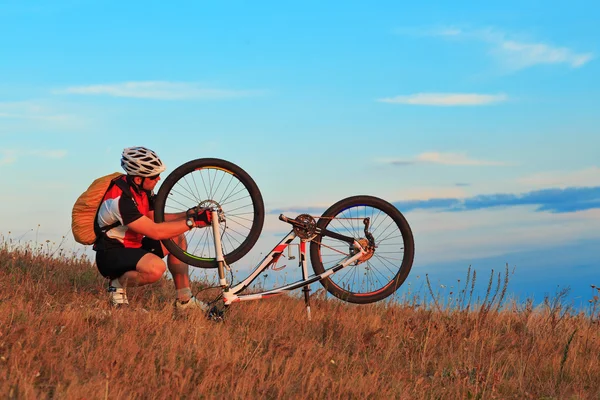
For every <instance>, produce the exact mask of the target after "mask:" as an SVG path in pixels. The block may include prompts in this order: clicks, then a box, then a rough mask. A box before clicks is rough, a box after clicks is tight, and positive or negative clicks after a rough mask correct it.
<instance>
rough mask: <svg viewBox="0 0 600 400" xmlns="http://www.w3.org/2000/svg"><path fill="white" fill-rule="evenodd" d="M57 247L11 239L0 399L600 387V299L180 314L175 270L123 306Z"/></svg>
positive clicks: (485, 392)
mask: <svg viewBox="0 0 600 400" xmlns="http://www.w3.org/2000/svg"><path fill="white" fill-rule="evenodd" d="M58 253H59V254H57V253H54V254H53V256H52V257H51V256H50V251H49V250H47V249H46V250H45V249H44V246H38V247H37V248H36V247H33V246H31V245H30V246H13V245H12V244H10V243H6V242H4V243H0V397H1V398H18V399H38V398H59V399H105V398H111V399H129V398H139V399H150V398H214V397H217V396H231V397H232V398H270V399H281V398H302V399H304V398H310V399H323V398H343V399H347V398H356V399H379V398H387V399H390V398H402V399H467V398H482V399H488V398H498V399H510V398H514V399H529V398H531V399H552V398H556V399H571V398H572V399H599V398H600V324H599V322H598V311H597V309H596V308H595V306H596V305H597V303H598V297H597V296H596V297H593V296H590V310H589V312H587V313H585V314H584V313H578V314H576V313H573V312H568V311H569V310H568V309H566V308H565V307H563V306H562V305H561V304H560V301H555V302H552V301H548V302H547V303H546V305H545V306H543V307H541V308H539V309H532V308H531V307H530V306H528V305H527V304H525V305H522V306H521V305H516V304H510V303H508V304H505V305H504V307H502V308H500V310H499V311H498V310H497V305H498V304H499V303H498V301H499V298H500V297H501V294H502V289H500V290H499V291H498V290H492V293H491V294H490V298H489V299H488V300H487V301H486V302H485V303H483V304H479V305H477V304H470V303H467V302H466V301H464V300H465V297H466V296H465V295H466V293H462V295H463V298H462V300H463V301H462V302H453V303H450V305H449V304H448V303H445V304H439V303H435V302H431V303H430V304H429V305H428V306H427V307H425V306H423V302H422V301H420V300H419V296H422V297H425V296H426V295H427V296H429V293H427V294H423V295H420V294H417V295H416V296H415V297H413V298H412V299H411V300H410V301H409V300H406V301H400V302H398V303H397V304H391V305H389V304H388V305H384V304H375V305H368V306H354V305H348V304H346V303H343V302H340V301H337V300H328V299H323V298H318V297H315V298H314V299H313V303H312V309H313V319H312V321H308V320H307V318H306V312H305V309H304V304H303V302H302V301H299V300H297V299H295V298H291V297H287V296H282V297H278V298H274V299H269V300H264V301H259V302H249V303H243V304H236V305H234V306H233V307H231V309H230V311H229V313H228V315H227V320H226V322H225V323H221V324H219V323H214V322H211V321H207V320H205V319H204V317H203V316H202V315H197V314H193V313H192V314H188V315H183V316H182V315H177V314H174V311H173V308H172V297H173V291H172V282H169V281H167V280H162V281H161V282H159V283H157V284H155V285H152V286H150V287H145V288H139V289H132V290H130V291H129V293H130V295H129V297H130V303H131V304H132V307H130V309H128V310H113V309H111V308H110V307H109V305H108V301H107V295H106V293H105V287H106V285H105V282H104V280H103V279H102V278H101V277H100V276H99V274H98V273H97V272H96V269H95V267H94V266H93V264H92V263H90V262H89V261H88V260H86V259H85V258H81V257H76V256H67V255H61V254H60V252H58ZM197 285H199V284H197ZM494 286H495V284H494ZM195 289H197V287H196V288H195ZM591 290H592V291H595V292H596V293H595V294H600V293H597V291H598V289H596V288H593V289H591ZM499 292H500V294H498V293H499ZM494 293H496V294H497V297H496V299H494V300H492V296H493V294H494ZM201 295H202V296H209V295H210V293H208V292H202V293H201ZM212 296H214V293H213V294H212ZM207 298H208V297H207ZM555 300H560V299H555ZM467 304H468V307H467ZM145 310H146V311H145Z"/></svg>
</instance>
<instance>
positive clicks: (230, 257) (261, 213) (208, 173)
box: [154, 158, 265, 268]
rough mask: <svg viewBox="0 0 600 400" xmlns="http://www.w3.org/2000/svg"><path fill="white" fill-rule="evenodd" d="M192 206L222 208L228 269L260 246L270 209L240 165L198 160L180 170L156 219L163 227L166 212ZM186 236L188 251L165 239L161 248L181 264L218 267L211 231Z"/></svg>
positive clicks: (163, 194) (160, 199) (166, 187)
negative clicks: (258, 242)
mask: <svg viewBox="0 0 600 400" xmlns="http://www.w3.org/2000/svg"><path fill="white" fill-rule="evenodd" d="M198 182H200V183H201V186H200V187H198ZM193 206H201V207H206V206H217V207H219V208H220V209H221V210H222V212H223V213H222V215H223V216H224V221H219V223H220V229H221V243H222V248H223V255H224V258H225V262H226V263H227V264H231V263H234V262H235V261H237V260H239V259H240V258H242V257H243V256H245V255H246V254H247V253H248V252H249V251H250V250H251V249H252V247H253V246H254V245H255V244H256V241H257V240H258V237H259V236H260V233H261V231H262V228H263V223H264V218H265V207H264V203H263V198H262V195H261V193H260V190H259V189H258V186H257V185H256V183H255V182H254V180H253V179H252V177H250V175H248V173H247V172H246V171H244V170H243V169H242V168H240V167H239V166H237V165H235V164H233V163H231V162H229V161H225V160H221V159H218V158H199V159H196V160H192V161H189V162H187V163H185V164H183V165H181V166H179V167H178V168H176V169H175V170H174V171H173V172H171V173H170V174H169V176H167V178H166V179H165V180H164V182H163V184H162V185H161V186H160V189H159V190H158V193H157V195H156V199H155V203H154V220H155V222H164V221H165V214H166V213H177V212H182V211H186V210H187V209H189V208H191V207H193ZM184 235H185V238H186V245H185V246H183V247H185V249H184V248H182V247H180V245H179V244H178V243H177V242H175V241H174V240H173V239H165V240H162V243H163V244H164V245H165V247H166V248H167V249H168V250H169V252H170V253H171V254H173V255H174V256H175V257H176V258H178V259H179V260H181V261H182V262H185V263H187V264H189V265H192V266H194V267H199V268H215V267H216V266H217V263H216V253H215V250H214V238H213V235H212V229H211V228H210V226H209V227H206V228H196V229H192V230H190V231H189V232H186V233H184ZM198 235H200V238H199V239H198V238H197V236H198Z"/></svg>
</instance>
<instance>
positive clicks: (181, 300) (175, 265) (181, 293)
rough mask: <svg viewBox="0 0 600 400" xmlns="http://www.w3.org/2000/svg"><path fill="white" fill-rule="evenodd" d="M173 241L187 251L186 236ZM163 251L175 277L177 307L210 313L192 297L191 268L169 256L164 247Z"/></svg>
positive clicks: (204, 305) (201, 303) (206, 307)
mask: <svg viewBox="0 0 600 400" xmlns="http://www.w3.org/2000/svg"><path fill="white" fill-rule="evenodd" d="M173 240H175V242H176V243H177V245H178V246H179V247H180V248H181V249H183V250H186V249H187V241H186V240H185V236H184V235H179V236H177V237H176V238H174V239H173ZM161 244H162V243H161ZM162 249H163V254H168V257H167V265H168V267H169V271H170V272H171V275H173V283H174V284H175V290H176V292H177V300H176V301H175V306H176V307H177V308H178V309H188V308H197V309H200V310H203V311H208V306H207V305H206V304H205V303H203V302H201V301H200V300H198V299H196V298H195V297H194V296H193V295H192V289H191V287H190V267H189V266H188V265H187V264H186V263H184V262H182V261H181V260H179V259H178V258H177V257H175V256H174V255H173V254H169V252H168V250H167V249H166V248H165V247H164V246H163V248H162Z"/></svg>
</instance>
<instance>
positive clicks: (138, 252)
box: [96, 237, 165, 279]
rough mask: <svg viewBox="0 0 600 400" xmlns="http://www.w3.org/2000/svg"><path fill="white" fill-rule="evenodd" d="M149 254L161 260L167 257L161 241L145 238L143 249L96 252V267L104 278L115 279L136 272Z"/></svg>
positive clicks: (117, 248)
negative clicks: (141, 261)
mask: <svg viewBox="0 0 600 400" xmlns="http://www.w3.org/2000/svg"><path fill="white" fill-rule="evenodd" d="M148 253H152V254H155V255H157V256H158V257H160V258H164V257H165V255H164V254H163V251H162V247H161V245H160V240H154V239H150V238H147V237H144V238H143V239H142V247H140V248H138V249H127V248H125V247H116V248H112V249H109V250H98V251H96V265H97V266H98V271H100V274H102V276H104V277H105V278H110V279H115V278H118V277H120V276H121V275H123V274H124V273H125V272H127V271H135V268H136V266H137V263H138V262H139V261H140V259H141V258H142V257H144V256H145V255H146V254H148Z"/></svg>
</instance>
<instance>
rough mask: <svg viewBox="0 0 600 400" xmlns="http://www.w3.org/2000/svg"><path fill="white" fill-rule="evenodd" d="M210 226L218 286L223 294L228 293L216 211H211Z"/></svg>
mask: <svg viewBox="0 0 600 400" xmlns="http://www.w3.org/2000/svg"><path fill="white" fill-rule="evenodd" d="M211 217H212V218H211V225H212V231H213V237H214V243H215V260H216V262H217V268H218V271H219V285H221V287H222V288H223V290H224V291H225V292H228V291H229V287H228V286H227V279H225V257H224V256H223V248H222V247H221V232H220V231H219V213H218V211H217V209H215V208H212V209H211Z"/></svg>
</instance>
